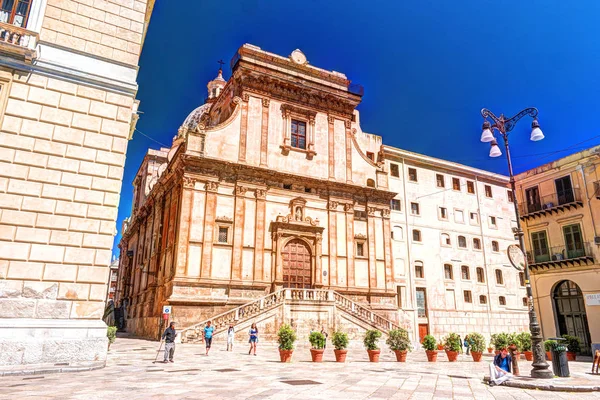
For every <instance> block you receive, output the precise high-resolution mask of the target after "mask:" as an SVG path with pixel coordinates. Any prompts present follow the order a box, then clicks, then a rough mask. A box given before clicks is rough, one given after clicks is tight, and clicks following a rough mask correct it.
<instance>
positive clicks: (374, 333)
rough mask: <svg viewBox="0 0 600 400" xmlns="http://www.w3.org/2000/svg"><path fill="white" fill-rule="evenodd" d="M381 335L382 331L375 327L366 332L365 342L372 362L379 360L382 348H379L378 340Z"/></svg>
mask: <svg viewBox="0 0 600 400" xmlns="http://www.w3.org/2000/svg"><path fill="white" fill-rule="evenodd" d="M380 337H381V332H380V331H378V330H375V329H371V330H368V331H367V332H366V333H365V338H364V340H363V343H364V344H365V347H366V348H367V353H369V361H370V362H379V353H381V350H379V346H378V343H377V342H378V341H379V338H380Z"/></svg>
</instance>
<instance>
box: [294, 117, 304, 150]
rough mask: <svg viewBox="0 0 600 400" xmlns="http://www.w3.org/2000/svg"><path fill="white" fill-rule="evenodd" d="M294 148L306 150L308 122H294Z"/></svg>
mask: <svg viewBox="0 0 600 400" xmlns="http://www.w3.org/2000/svg"><path fill="white" fill-rule="evenodd" d="M292 147H295V148H297V149H306V122H303V121H298V120H295V119H293V120H292Z"/></svg>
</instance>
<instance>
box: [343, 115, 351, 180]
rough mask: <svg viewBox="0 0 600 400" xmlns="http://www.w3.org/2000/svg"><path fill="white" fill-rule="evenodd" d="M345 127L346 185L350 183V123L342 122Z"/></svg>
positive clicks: (348, 121) (347, 121)
mask: <svg viewBox="0 0 600 400" xmlns="http://www.w3.org/2000/svg"><path fill="white" fill-rule="evenodd" d="M344 126H345V127H346V183H352V122H351V121H350V120H346V121H344Z"/></svg>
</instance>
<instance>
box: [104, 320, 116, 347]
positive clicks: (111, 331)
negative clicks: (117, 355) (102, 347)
mask: <svg viewBox="0 0 600 400" xmlns="http://www.w3.org/2000/svg"><path fill="white" fill-rule="evenodd" d="M106 337H107V338H108V350H110V345H111V344H113V343H114V342H115V339H116V338H117V327H116V326H109V327H107V328H106Z"/></svg>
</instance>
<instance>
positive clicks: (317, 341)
mask: <svg viewBox="0 0 600 400" xmlns="http://www.w3.org/2000/svg"><path fill="white" fill-rule="evenodd" d="M308 341H309V342H310V345H311V346H312V348H311V349H310V356H311V357H312V360H313V362H322V361H323V353H324V352H325V335H323V334H322V333H321V332H311V333H310V335H309V336H308Z"/></svg>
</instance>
